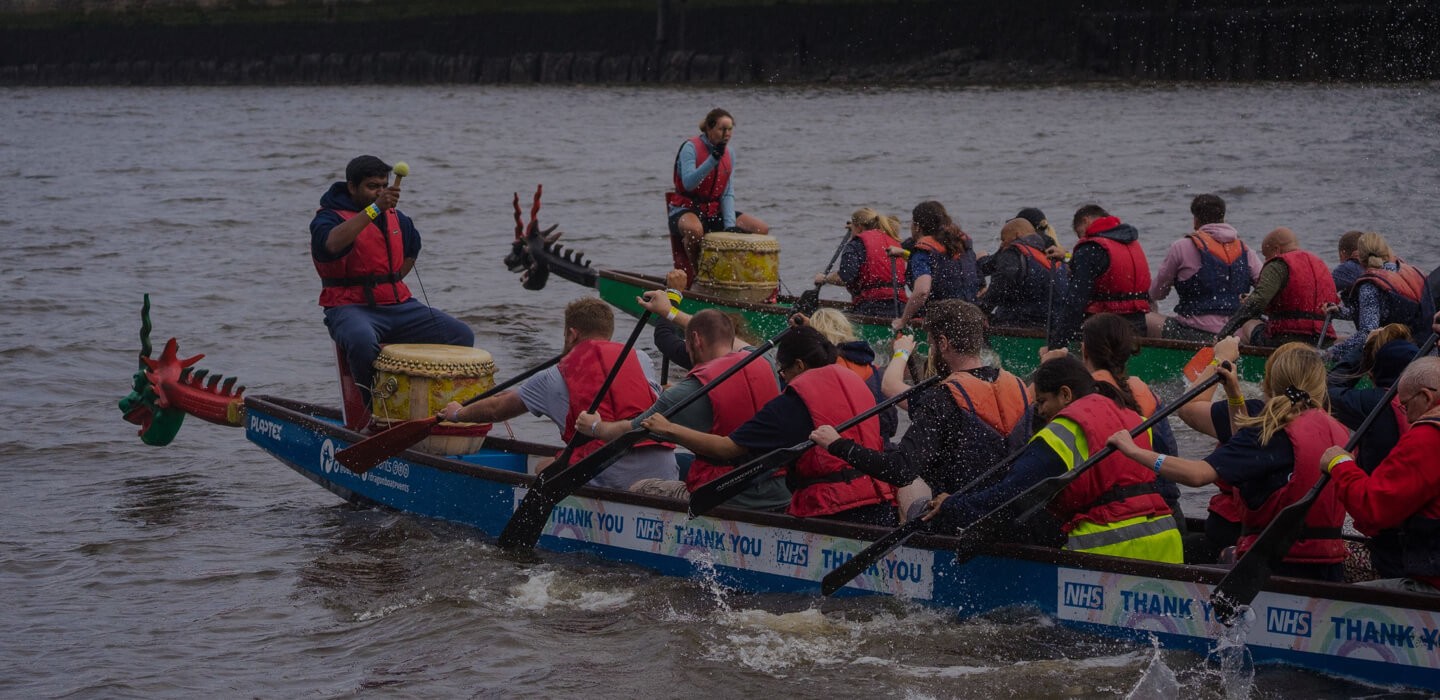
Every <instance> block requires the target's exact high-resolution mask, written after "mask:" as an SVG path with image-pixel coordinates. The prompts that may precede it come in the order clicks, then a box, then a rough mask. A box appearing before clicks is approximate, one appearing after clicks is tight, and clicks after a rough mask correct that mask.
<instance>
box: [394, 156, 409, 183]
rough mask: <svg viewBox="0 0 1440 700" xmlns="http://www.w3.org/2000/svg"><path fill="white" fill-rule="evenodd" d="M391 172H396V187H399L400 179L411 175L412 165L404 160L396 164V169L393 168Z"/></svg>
mask: <svg viewBox="0 0 1440 700" xmlns="http://www.w3.org/2000/svg"><path fill="white" fill-rule="evenodd" d="M391 170H393V171H394V172H395V186H396V187H399V186H400V178H402V177H405V176H406V175H409V174H410V164H409V163H406V162H405V161H403V160H402V161H400V162H399V163H396V164H395V167H393V168H391Z"/></svg>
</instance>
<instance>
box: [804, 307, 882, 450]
mask: <svg viewBox="0 0 1440 700" xmlns="http://www.w3.org/2000/svg"><path fill="white" fill-rule="evenodd" d="M793 319H794V320H796V321H798V322H799V323H802V324H805V325H808V326H810V327H811V328H814V329H815V330H817V331H820V335H823V336H825V339H826V340H828V341H830V342H831V344H833V345H834V346H835V352H836V355H835V363H836V364H840V365H844V366H845V367H848V368H849V369H850V371H851V372H854V373H855V376H857V377H860V379H861V380H862V381H864V382H865V386H868V387H870V393H871V394H873V395H874V396H875V402H876V403H879V402H881V401H884V400H885V398H886V397H885V394H884V392H883V381H882V380H883V378H884V376H885V373H884V370H881V369H880V368H879V367H876V366H875V348H872V347H870V344H869V343H867V342H865V341H863V340H860V339H859V338H858V337H856V335H855V325H854V324H852V323H850V319H848V318H845V314H842V313H840V312H839V311H836V310H835V309H818V310H816V311H815V313H814V314H812V315H811V316H809V317H806V316H804V315H803V314H795V316H794V317H793ZM899 428H900V411H899V409H897V408H895V407H894V406H891V407H889V408H887V409H885V410H883V411H881V412H880V439H882V440H884V441H885V449H887V450H888V449H890V448H891V447H893V443H892V442H891V441H892V440H894V439H895V431H896V430H898V429H899Z"/></svg>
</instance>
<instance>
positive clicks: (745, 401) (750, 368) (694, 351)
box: [575, 292, 790, 511]
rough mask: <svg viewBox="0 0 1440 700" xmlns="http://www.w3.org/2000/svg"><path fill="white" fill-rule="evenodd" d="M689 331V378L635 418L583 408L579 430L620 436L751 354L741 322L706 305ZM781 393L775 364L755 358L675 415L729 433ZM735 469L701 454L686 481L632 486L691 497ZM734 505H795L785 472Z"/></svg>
mask: <svg viewBox="0 0 1440 700" xmlns="http://www.w3.org/2000/svg"><path fill="white" fill-rule="evenodd" d="M648 293H649V294H654V293H655V292H648ZM684 333H685V345H686V346H687V347H688V348H689V354H690V357H691V359H692V360H693V361H694V363H695V367H694V369H692V370H690V373H689V374H687V375H685V379H683V380H681V381H680V382H677V383H676V384H674V385H672V386H671V387H670V388H669V389H666V390H665V393H663V394H661V395H660V398H659V400H657V401H656V402H655V403H654V405H652V406H650V408H647V409H645V410H644V411H643V412H641V413H640V415H638V416H635V417H634V418H632V419H630V420H617V421H607V420H604V419H603V418H602V417H601V416H599V415H597V414H595V413H581V414H579V415H578V416H576V417H575V430H576V431H578V432H580V433H583V434H586V435H590V436H592V437H596V438H599V439H600V440H602V441H606V442H608V441H610V440H614V439H615V438H617V437H620V435H622V434H624V433H626V432H628V431H630V430H632V429H634V428H638V427H640V426H641V424H642V423H643V422H644V420H645V419H646V418H649V417H650V416H652V415H654V414H656V413H659V412H663V411H665V410H667V409H669V408H670V407H671V406H673V405H675V404H676V403H677V402H679V401H681V400H683V399H684V398H685V397H687V396H690V395H691V394H693V393H695V392H696V391H698V390H699V389H700V387H701V386H703V385H705V384H706V383H708V382H709V381H710V380H711V379H714V378H715V377H716V376H718V375H719V374H721V373H722V372H724V371H725V370H727V369H729V368H730V367H731V366H733V365H734V364H735V363H737V362H739V361H740V360H742V359H744V358H745V357H746V355H747V354H748V351H747V350H746V349H745V348H743V346H742V348H740V349H737V348H736V338H735V325H734V324H733V323H732V322H731V321H730V317H729V316H726V315H725V314H724V313H723V312H720V311H717V310H715V309H703V310H701V311H699V312H697V313H696V314H695V315H694V316H691V317H690V318H689V319H688V322H687V323H686V325H685V330H684ZM779 394H780V387H779V385H778V384H777V383H776V382H775V373H774V372H773V371H772V370H771V369H770V366H769V365H768V364H766V363H764V362H751V363H750V364H748V365H746V366H745V368H744V369H742V370H740V373H739V375H738V376H733V377H730V378H729V379H727V380H725V381H724V382H721V383H720V384H718V385H716V387H715V388H714V389H713V390H711V391H710V393H709V394H707V395H705V396H704V397H702V398H701V399H699V400H698V401H696V402H695V403H692V404H690V406H689V407H687V408H686V409H685V410H683V411H681V412H680V413H679V414H677V415H675V416H673V417H671V419H670V420H671V421H672V422H673V423H675V424H677V425H681V426H684V427H686V428H689V429H691V430H695V431H700V432H705V433H713V434H716V435H729V434H730V433H731V432H732V431H734V430H735V429H736V428H738V427H739V426H740V425H741V424H743V423H745V421H748V420H750V419H751V418H753V417H754V416H755V413H756V412H757V411H759V410H760V409H761V408H762V407H763V406H764V405H765V404H766V403H768V402H769V401H770V400H771V399H773V398H775V397H776V396H778V395H779ZM732 468H734V466H733V465H730V464H717V463H714V462H712V461H710V460H709V459H708V458H707V457H705V456H704V455H699V454H697V455H696V457H695V461H694V462H692V463H691V465H690V470H689V472H687V473H686V475H685V480H684V481H676V480H661V479H645V480H642V481H640V482H638V483H636V484H635V485H634V486H633V487H632V488H631V490H632V491H636V492H639V493H647V494H651V495H657V496H664V497H667V498H676V499H680V500H689V498H690V493H691V492H692V491H694V490H695V489H697V488H699V487H700V486H702V485H704V484H705V483H706V482H708V481H711V480H713V479H716V478H718V477H719V476H720V475H722V474H724V473H725V472H728V471H730V470H731V469H732ZM729 504H730V505H734V506H738V507H741V508H754V509H756V510H771V511H783V510H785V509H786V508H787V507H788V506H789V505H790V489H789V488H787V487H786V486H785V477H784V475H783V474H778V473H777V474H770V475H765V476H762V477H760V478H757V479H756V480H754V481H753V482H751V483H750V487H749V488H747V489H746V490H744V491H742V492H740V493H739V494H737V495H736V496H735V497H734V498H732V499H731V500H730V501H729Z"/></svg>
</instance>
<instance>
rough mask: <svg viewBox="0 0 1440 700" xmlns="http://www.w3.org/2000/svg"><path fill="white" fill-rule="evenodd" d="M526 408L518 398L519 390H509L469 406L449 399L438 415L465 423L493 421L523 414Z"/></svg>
mask: <svg viewBox="0 0 1440 700" xmlns="http://www.w3.org/2000/svg"><path fill="white" fill-rule="evenodd" d="M528 410H529V409H527V408H525V402H524V401H522V400H520V392H518V391H513V390H511V391H502V392H500V393H499V394H496V395H494V396H491V397H490V398H488V399H481V400H479V401H476V402H475V403H472V404H470V405H469V406H461V405H460V404H459V403H457V402H455V401H451V402H450V403H449V404H448V405H446V406H445V408H443V409H441V410H440V416H441V417H442V418H444V419H445V420H450V421H460V422H465V423H495V422H497V421H505V420H510V419H511V418H515V417H518V416H523V415H525V412H526V411H528Z"/></svg>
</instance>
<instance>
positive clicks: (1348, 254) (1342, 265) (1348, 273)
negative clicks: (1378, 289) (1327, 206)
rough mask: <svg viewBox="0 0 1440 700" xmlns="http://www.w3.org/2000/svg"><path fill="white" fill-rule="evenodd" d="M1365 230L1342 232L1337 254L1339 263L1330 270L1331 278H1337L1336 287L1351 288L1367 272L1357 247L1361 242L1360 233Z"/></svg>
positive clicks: (1338, 288)
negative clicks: (1361, 262)
mask: <svg viewBox="0 0 1440 700" xmlns="http://www.w3.org/2000/svg"><path fill="white" fill-rule="evenodd" d="M1362 233H1365V232H1364V231H1346V232H1345V233H1342V234H1340V241H1339V252H1338V253H1337V254H1336V258H1337V260H1338V264H1336V265H1335V267H1334V268H1333V269H1331V270H1330V278H1331V279H1333V280H1335V289H1337V290H1340V289H1349V288H1350V285H1353V284H1355V280H1358V279H1360V275H1363V274H1365V266H1364V265H1361V264H1360V256H1359V254H1357V253H1356V247H1357V246H1358V244H1359V242H1360V234H1362Z"/></svg>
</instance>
